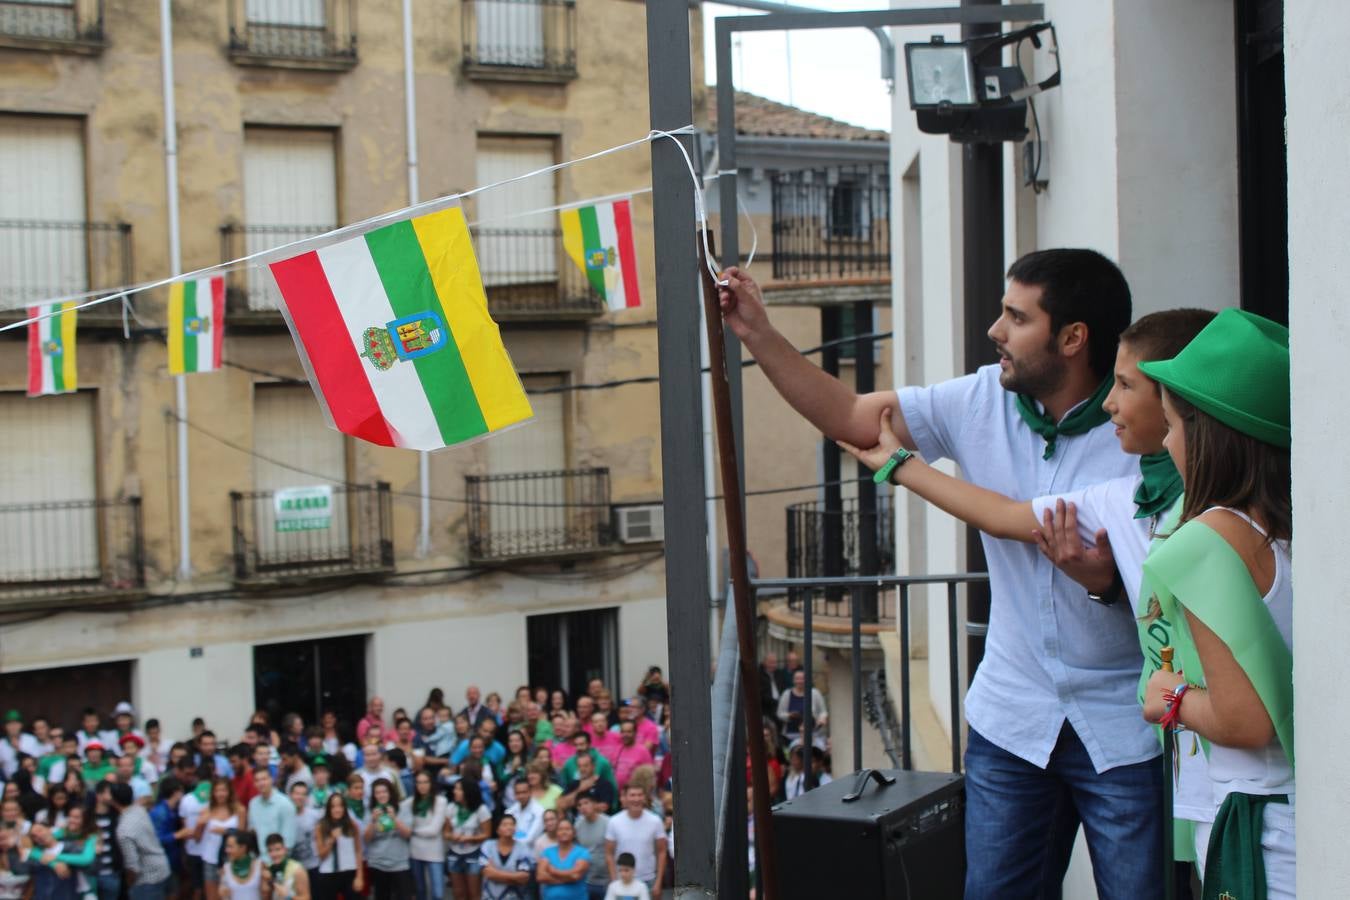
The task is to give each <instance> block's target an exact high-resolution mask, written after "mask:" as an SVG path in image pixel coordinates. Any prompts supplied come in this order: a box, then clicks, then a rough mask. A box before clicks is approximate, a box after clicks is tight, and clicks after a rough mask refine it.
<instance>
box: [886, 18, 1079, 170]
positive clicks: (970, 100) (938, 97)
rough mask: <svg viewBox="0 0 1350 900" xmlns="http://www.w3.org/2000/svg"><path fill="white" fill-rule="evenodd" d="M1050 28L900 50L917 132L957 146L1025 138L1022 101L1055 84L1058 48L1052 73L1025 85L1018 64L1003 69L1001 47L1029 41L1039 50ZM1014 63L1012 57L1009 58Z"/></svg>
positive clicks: (1043, 25)
mask: <svg viewBox="0 0 1350 900" xmlns="http://www.w3.org/2000/svg"><path fill="white" fill-rule="evenodd" d="M1047 30H1048V31H1049V32H1050V34H1051V38H1052V40H1054V33H1055V28H1054V26H1053V25H1052V24H1050V23H1049V22H1042V23H1039V24H1037V25H1032V26H1030V27H1027V28H1022V29H1018V30H1017V31H1013V32H1009V33H1007V34H998V35H991V36H989V37H979V38H972V39H970V40H968V41H961V42H958V43H948V42H947V41H946V40H944V39H943V38H942V36H941V35H935V36H934V37H933V39H932V40H930V41H928V42H927V43H922V44H906V45H905V68H906V70H907V72H908V75H909V107H910V109H912V110H914V112H915V114H916V115H917V117H918V122H919V130H920V131H922V132H924V133H926V134H947V135H950V136H951V139H952V140H953V141H957V142H958V143H999V142H1001V141H1020V140H1022V139H1023V138H1025V137H1026V136H1027V101H1028V98H1029V97H1031V96H1032V95H1034V94H1038V93H1040V92H1041V91H1044V90H1048V89H1049V88H1052V87H1054V86H1055V85H1057V84H1059V80H1060V72H1059V45H1058V41H1057V40H1055V41H1054V47H1053V48H1052V51H1051V52H1052V53H1053V54H1054V57H1055V72H1054V74H1053V75H1051V76H1050V77H1049V78H1047V79H1045V80H1044V81H1042V82H1040V83H1038V84H1033V85H1028V84H1027V79H1026V74H1025V73H1024V72H1023V71H1022V67H1021V66H1020V65H1011V66H1005V65H1002V60H1001V58H1000V57H1001V54H1000V53H999V52H998V51H999V50H1000V49H1001V48H1003V47H1006V46H1008V45H1009V44H1016V45H1020V44H1021V43H1022V41H1025V40H1029V41H1031V43H1032V45H1033V46H1034V47H1036V48H1038V49H1039V48H1040V46H1041V39H1040V37H1039V34H1040V32H1042V31H1047ZM1014 58H1016V55H1014Z"/></svg>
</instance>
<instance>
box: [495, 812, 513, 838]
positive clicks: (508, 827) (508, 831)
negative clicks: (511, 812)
mask: <svg viewBox="0 0 1350 900" xmlns="http://www.w3.org/2000/svg"><path fill="white" fill-rule="evenodd" d="M515 834H516V820H515V819H513V818H511V817H510V816H503V817H502V820H501V821H500V822H498V823H497V837H499V838H501V839H502V840H504V841H509V840H511V838H513V837H514V836H515Z"/></svg>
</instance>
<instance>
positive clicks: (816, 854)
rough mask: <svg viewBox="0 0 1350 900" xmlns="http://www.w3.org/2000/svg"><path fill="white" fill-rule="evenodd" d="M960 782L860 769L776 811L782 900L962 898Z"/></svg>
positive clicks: (962, 800) (929, 775)
mask: <svg viewBox="0 0 1350 900" xmlns="http://www.w3.org/2000/svg"><path fill="white" fill-rule="evenodd" d="M965 801H966V793H965V779H964V778H962V777H961V776H960V775H952V774H949V773H940V772H904V771H899V770H885V771H882V770H877V771H864V772H861V773H858V774H857V775H846V776H843V777H841V778H840V779H839V780H837V781H832V782H830V783H829V784H827V785H824V786H822V787H818V788H816V789H815V790H813V791H808V792H806V793H805V794H802V795H801V796H800V797H797V798H796V799H794V800H789V801H787V802H786V803H780V804H779V805H778V806H776V807H774V810H773V829H774V837H775V839H776V843H777V850H778V885H779V892H780V893H781V895H782V900H822V898H829V897H850V898H852V897H868V898H873V897H875V898H886V900H947V898H953V900H960V897H961V895H962V892H963V891H964V888H965V880H966V843H965Z"/></svg>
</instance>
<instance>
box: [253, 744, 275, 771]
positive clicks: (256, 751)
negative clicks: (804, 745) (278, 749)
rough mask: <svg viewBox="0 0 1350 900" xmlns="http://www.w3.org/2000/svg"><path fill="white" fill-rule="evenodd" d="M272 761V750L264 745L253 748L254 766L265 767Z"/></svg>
mask: <svg viewBox="0 0 1350 900" xmlns="http://www.w3.org/2000/svg"><path fill="white" fill-rule="evenodd" d="M271 761H272V748H271V747H268V746H267V745H266V744H259V745H258V746H256V747H254V748H253V764H254V765H255V766H266V765H269V764H270V763H271Z"/></svg>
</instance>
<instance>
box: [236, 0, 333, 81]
mask: <svg viewBox="0 0 1350 900" xmlns="http://www.w3.org/2000/svg"><path fill="white" fill-rule="evenodd" d="M226 2H227V3H228V4H229V9H230V57H231V58H232V59H233V60H234V61H235V62H239V63H244V64H253V65H278V64H279V65H288V64H290V65H300V66H304V67H315V68H336V69H345V68H350V67H352V66H354V65H356V0H226Z"/></svg>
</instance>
